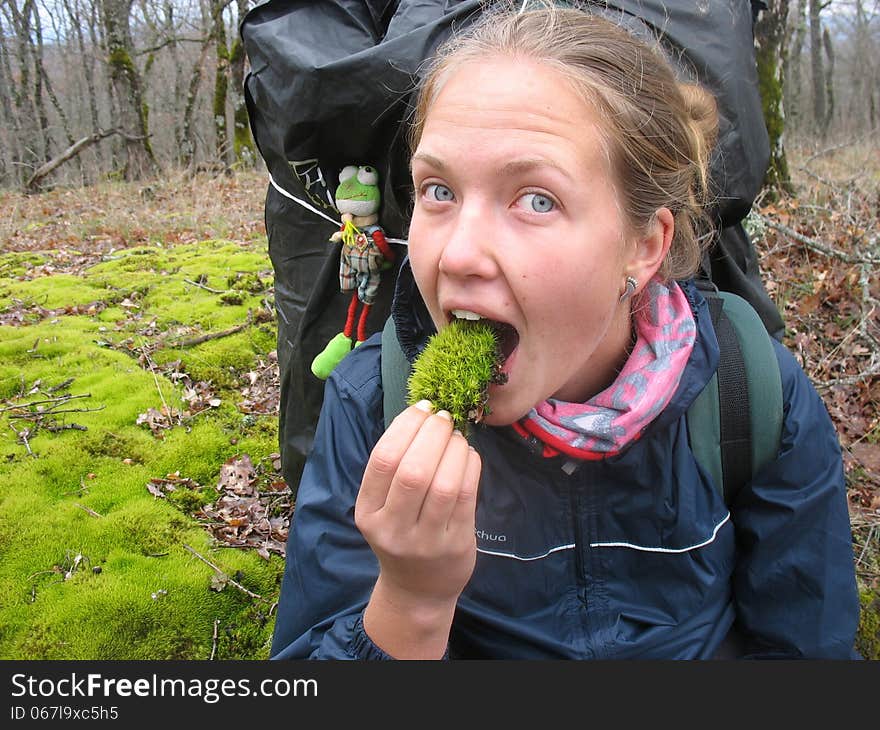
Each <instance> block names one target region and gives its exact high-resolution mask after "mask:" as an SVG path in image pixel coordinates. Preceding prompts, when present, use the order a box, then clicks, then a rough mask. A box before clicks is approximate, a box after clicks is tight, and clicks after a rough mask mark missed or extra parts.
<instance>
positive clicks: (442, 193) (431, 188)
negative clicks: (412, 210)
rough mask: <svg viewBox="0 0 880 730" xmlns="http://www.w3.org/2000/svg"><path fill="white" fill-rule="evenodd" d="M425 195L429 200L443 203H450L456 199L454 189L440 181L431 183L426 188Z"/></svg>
mask: <svg viewBox="0 0 880 730" xmlns="http://www.w3.org/2000/svg"><path fill="white" fill-rule="evenodd" d="M425 197H426V198H428V199H429V200H436V201H439V202H441V203H448V202H449V201H450V200H455V196H454V195H453V194H452V191H451V190H450V189H449V188H447V187H446V186H445V185H440V184H438V183H431V184H430V185H428V186H427V187H426V188H425Z"/></svg>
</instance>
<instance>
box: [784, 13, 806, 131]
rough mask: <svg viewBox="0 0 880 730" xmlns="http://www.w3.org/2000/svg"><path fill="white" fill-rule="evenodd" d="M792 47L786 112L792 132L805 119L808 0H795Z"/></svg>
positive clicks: (788, 56)
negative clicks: (805, 53) (804, 57)
mask: <svg viewBox="0 0 880 730" xmlns="http://www.w3.org/2000/svg"><path fill="white" fill-rule="evenodd" d="M794 2H795V6H794V11H793V12H792V13H791V19H792V23H791V28H790V33H791V45H790V47H789V51H788V53H786V54H785V87H784V91H785V110H786V113H787V121H788V129H789V131H790V132H795V131H800V130H801V129H802V128H803V119H804V109H803V105H804V101H803V100H804V83H803V78H804V74H803V66H804V59H803V55H804V38H805V37H806V34H807V0H794Z"/></svg>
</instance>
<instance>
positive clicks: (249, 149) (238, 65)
mask: <svg viewBox="0 0 880 730" xmlns="http://www.w3.org/2000/svg"><path fill="white" fill-rule="evenodd" d="M237 6H238V22H239V23H241V21H242V19H243V18H244V16H245V14H246V13H247V11H248V9H249V8H250V0H237ZM246 60H247V57H246V55H245V52H244V43H242V41H241V35H240V34H239V33H236V34H235V41H234V42H233V43H232V48H231V49H230V51H229V76H230V81H231V83H232V124H233V132H232V134H233V138H232V139H233V142H232V146H233V151H234V153H235V161H236V162H237V163H240V164H242V165H246V166H248V167H251V166H252V165H253V164H254V162H255V160H256V158H257V151H256V148H255V147H254V138H253V136H252V135H251V126H250V120H249V118H248V111H247V105H246V104H245V100H244V73H245V61H246Z"/></svg>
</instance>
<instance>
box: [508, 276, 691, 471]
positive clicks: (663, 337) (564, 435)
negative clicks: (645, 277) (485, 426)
mask: <svg viewBox="0 0 880 730" xmlns="http://www.w3.org/2000/svg"><path fill="white" fill-rule="evenodd" d="M633 325H634V326H635V331H636V344H635V347H634V348H633V351H632V354H631V355H630V356H629V359H628V360H627V361H626V365H624V367H623V370H621V372H620V374H619V375H618V376H617V379H616V380H615V381H614V382H613V383H612V384H611V385H610V386H609V387H608V388H606V389H605V390H603V391H602V392H601V393H599V394H597V395H595V396H594V397H593V398H591V399H590V400H589V401H587V402H586V403H566V402H564V401H560V400H556V399H554V398H549V399H548V400H545V401H544V402H543V403H540V404H539V405H538V406H537V407H536V408H533V409H532V410H531V411H530V412H529V413H528V414H527V415H526V416H525V417H524V418H523V419H522V420H521V421H520V423H519V424H518V425H519V426H521V428H519V429H517V430H518V431H520V432H521V433H522V430H523V429H524V430H525V431H526V432H528V433H530V434H531V435H533V436H535V437H537V438H538V439H539V440H540V441H541V442H543V443H544V444H545V445H546V446H549V447H551V450H552V449H555V450H558V451H561V452H563V453H565V454H568V455H570V456H574V457H576V458H578V459H603V458H605V457H608V456H612V455H613V454H616V453H617V452H619V451H620V449H621V448H623V447H624V446H625V445H626V444H628V443H630V442H631V441H634V440H635V439H637V438H639V436H641V434H642V432H643V431H644V430H645V427H646V426H647V425H648V424H649V423H651V421H653V420H654V418H655V417H656V416H657V414H658V413H660V412H661V411H662V410H663V409H664V408H665V407H666V405H667V404H668V403H669V401H670V400H671V399H672V395H673V394H674V393H675V390H676V388H677V387H678V383H679V381H680V380H681V374H682V372H683V371H684V367H685V364H686V363H687V361H688V358H689V357H690V354H691V351H692V350H693V347H694V340H695V339H696V331H697V330H696V323H695V322H694V318H693V315H692V313H691V308H690V304H689V303H688V300H687V297H686V296H685V295H684V292H683V291H682V290H681V287H679V286H678V284H676V283H675V282H671V283H670V284H668V285H667V284H664V283H662V282H661V281H660V280H659V279H657V278H655V279H652V280H651V282H650V283H649V284H648V286H647V288H646V289H645V291H644V292H643V293H642V295H641V296H640V299H639V301H638V302H637V304H636V306H634V308H633ZM545 453H547V450H546V449H545ZM550 453H552V451H551V452H550Z"/></svg>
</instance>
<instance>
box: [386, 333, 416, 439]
mask: <svg viewBox="0 0 880 730" xmlns="http://www.w3.org/2000/svg"><path fill="white" fill-rule="evenodd" d="M380 367H381V369H382V406H383V409H384V417H385V428H388V425H389V424H390V423H391V421H393V420H394V417H395V416H396V415H397V414H398V413H400V412H401V411H402V410H403V409H404V408H406V381H407V380H408V379H409V371H410V368H411V367H412V366H411V365H410V362H409V360H407V359H406V355H405V354H404V353H403V349H402V348H401V347H400V342H399V341H398V339H397V331H396V330H395V328H394V318H393V317H388V319H386V320H385V326H384V327H383V328H382V357H381V365H380Z"/></svg>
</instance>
